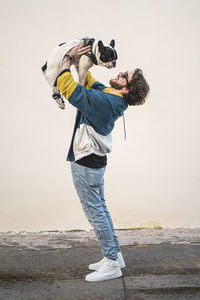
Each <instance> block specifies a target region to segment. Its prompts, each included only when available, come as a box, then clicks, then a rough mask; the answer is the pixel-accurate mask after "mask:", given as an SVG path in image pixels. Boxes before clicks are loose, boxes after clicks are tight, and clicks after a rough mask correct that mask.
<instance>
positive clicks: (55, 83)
mask: <svg viewBox="0 0 200 300" xmlns="http://www.w3.org/2000/svg"><path fill="white" fill-rule="evenodd" d="M65 72H70V73H71V71H70V69H64V70H62V72H60V74H58V76H57V77H56V80H55V82H54V87H56V86H57V79H58V77H59V76H61V75H62V74H63V73H65Z"/></svg>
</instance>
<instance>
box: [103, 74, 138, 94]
mask: <svg viewBox="0 0 200 300" xmlns="http://www.w3.org/2000/svg"><path fill="white" fill-rule="evenodd" d="M133 73H134V71H132V72H129V71H127V72H119V74H118V76H117V77H116V78H114V79H110V81H109V83H110V86H111V87H112V88H114V89H117V90H121V89H122V88H127V89H128V86H127V81H128V82H130V81H131V79H132V76H133Z"/></svg>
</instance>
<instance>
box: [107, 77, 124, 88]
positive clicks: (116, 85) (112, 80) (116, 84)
mask: <svg viewBox="0 0 200 300" xmlns="http://www.w3.org/2000/svg"><path fill="white" fill-rule="evenodd" d="M109 84H110V86H111V87H112V88H113V89H116V90H120V89H121V86H119V84H118V83H117V82H116V81H115V80H114V79H110V81H109Z"/></svg>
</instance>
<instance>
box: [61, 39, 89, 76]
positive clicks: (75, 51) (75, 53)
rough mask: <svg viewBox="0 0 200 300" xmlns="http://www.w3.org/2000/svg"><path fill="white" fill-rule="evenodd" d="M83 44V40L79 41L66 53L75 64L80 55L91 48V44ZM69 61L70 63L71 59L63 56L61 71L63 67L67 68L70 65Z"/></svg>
mask: <svg viewBox="0 0 200 300" xmlns="http://www.w3.org/2000/svg"><path fill="white" fill-rule="evenodd" d="M83 45H84V42H81V43H80V44H78V45H77V46H75V47H73V48H72V49H70V50H69V51H68V52H67V53H66V54H68V55H69V56H70V57H71V58H72V60H73V62H75V63H77V64H78V62H79V60H80V57H81V55H83V54H85V53H87V52H88V51H90V50H91V46H87V47H83ZM71 63H72V61H71V60H70V59H69V58H64V59H63V63H62V67H61V71H63V70H64V69H69V68H70V66H71Z"/></svg>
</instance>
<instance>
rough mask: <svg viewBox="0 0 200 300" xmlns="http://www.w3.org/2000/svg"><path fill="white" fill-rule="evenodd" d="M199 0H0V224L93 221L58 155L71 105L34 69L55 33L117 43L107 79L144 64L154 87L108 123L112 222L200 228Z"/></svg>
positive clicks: (83, 224)
mask: <svg viewBox="0 0 200 300" xmlns="http://www.w3.org/2000/svg"><path fill="white" fill-rule="evenodd" d="M199 12H200V2H199V1H198V0H187V1H186V0H166V1H165V0H157V1H156V0H146V1H144V0H138V1H136V0H128V1H121V0H120V1H119V0H115V1H114V0H110V1H105V0H102V1H98V2H97V1H89V0H86V1H74V2H71V1H68V0H57V1H53V0H52V1H49V0H48V1H47V0H42V1H41V0H40V1H39V0H34V1H29V0H10V1H9V0H0V28H1V29H0V30H1V55H0V67H1V73H0V82H1V101H0V114H1V118H0V120H1V121H0V122H1V124H0V126H1V137H0V138H1V147H0V160H1V161H0V168H1V174H0V231H8V230H14V231H21V230H27V231H38V230H70V229H88V228H90V226H89V224H88V222H87V221H86V219H85V216H84V215H83V213H82V210H81V207H80V204H79V200H78V198H77V196H76V193H75V191H74V188H73V184H72V179H71V174H70V165H69V163H66V162H65V157H66V154H67V150H68V146H69V143H70V139H71V133H72V128H73V122H74V116H75V110H74V108H73V107H71V106H70V105H67V107H66V110H65V111H61V110H59V108H58V107H57V105H56V103H54V102H53V100H51V91H50V88H49V86H48V85H47V82H46V81H45V80H44V78H43V77H42V74H41V71H40V68H41V66H42V65H43V63H44V62H45V59H46V57H47V55H48V54H49V52H50V51H51V50H52V48H54V46H55V45H57V44H58V43H60V42H62V41H66V40H70V39H77V38H80V37H83V36H87V35H88V36H91V37H95V38H97V39H103V40H104V41H106V42H109V41H110V40H111V39H112V38H114V39H115V40H116V49H117V51H118V56H119V59H118V63H117V67H116V68H115V69H112V70H106V69H103V68H101V67H98V66H95V67H93V69H92V72H93V75H94V77H96V78H97V79H98V80H99V81H102V82H103V83H105V84H108V81H109V79H110V78H112V77H114V76H115V75H116V74H117V73H118V72H119V71H126V70H131V69H135V68H136V67H140V68H141V69H142V70H143V71H144V74H145V76H146V78H147V79H148V81H149V84H150V86H151V93H150V96H149V98H148V101H147V103H146V104H145V105H144V106H141V107H135V108H134V107H130V108H129V109H128V111H127V112H126V129H127V140H126V141H125V142H124V140H123V121H122V119H120V120H118V122H117V124H116V127H115V130H114V132H113V153H112V154H111V155H109V157H108V161H109V163H108V167H107V173H106V180H105V181H106V188H105V192H106V199H107V203H108V207H109V208H110V211H111V214H112V216H113V219H114V222H115V226H116V227H117V228H119V227H123V228H126V227H133V226H153V225H161V226H163V227H191V226H198V227H199V226H200V201H199V200H200V185H199V179H200V172H199V169H200V168H199V167H200V160H199V153H200V140H199V122H200V117H199V111H200V101H199V100H200V99H199V68H200V56H199V53H200V42H199V36H200V19H199Z"/></svg>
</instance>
